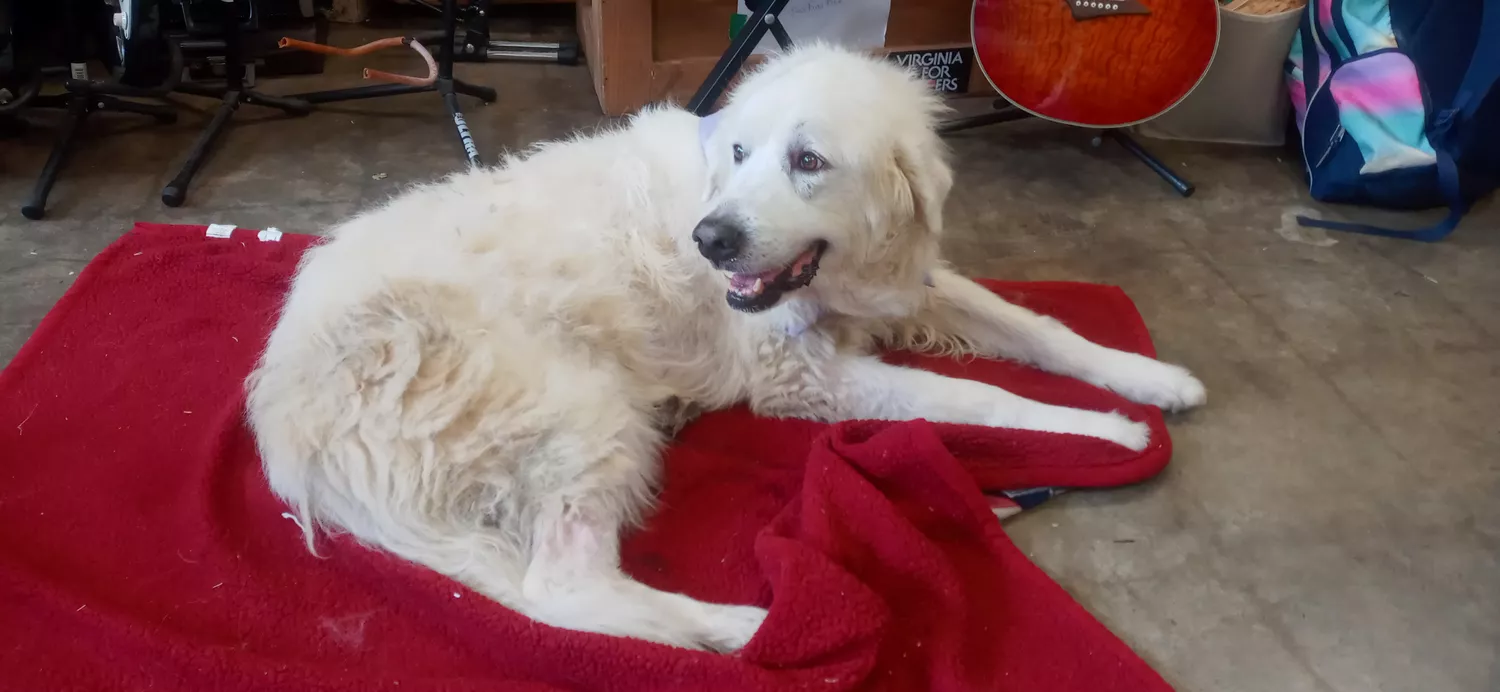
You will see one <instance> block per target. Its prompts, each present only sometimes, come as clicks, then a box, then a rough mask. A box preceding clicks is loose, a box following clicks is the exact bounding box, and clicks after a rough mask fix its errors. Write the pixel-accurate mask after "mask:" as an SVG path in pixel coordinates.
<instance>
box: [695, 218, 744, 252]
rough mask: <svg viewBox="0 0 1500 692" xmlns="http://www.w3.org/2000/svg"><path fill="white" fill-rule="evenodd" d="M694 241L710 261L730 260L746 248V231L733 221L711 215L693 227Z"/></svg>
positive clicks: (699, 250)
mask: <svg viewBox="0 0 1500 692" xmlns="http://www.w3.org/2000/svg"><path fill="white" fill-rule="evenodd" d="M693 242H694V243H697V244H698V252H699V253H700V254H702V255H703V256H704V257H706V258H708V260H709V261H711V262H715V263H718V262H728V261H729V260H732V259H734V258H736V257H738V256H739V255H740V252H741V251H743V250H744V249H745V232H744V231H742V230H740V227H739V225H737V224H735V223H734V222H732V221H727V220H725V219H722V218H715V217H712V216H710V217H708V218H706V219H704V220H702V221H699V222H698V227H697V228H694V229H693Z"/></svg>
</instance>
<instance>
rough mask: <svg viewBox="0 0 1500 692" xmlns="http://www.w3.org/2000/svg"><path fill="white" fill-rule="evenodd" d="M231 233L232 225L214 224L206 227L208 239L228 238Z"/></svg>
mask: <svg viewBox="0 0 1500 692" xmlns="http://www.w3.org/2000/svg"><path fill="white" fill-rule="evenodd" d="M233 233H234V225H233V224H227V223H216V224H210V225H209V227H208V237H210V238H228V237H229V236H230V235H232V234H233Z"/></svg>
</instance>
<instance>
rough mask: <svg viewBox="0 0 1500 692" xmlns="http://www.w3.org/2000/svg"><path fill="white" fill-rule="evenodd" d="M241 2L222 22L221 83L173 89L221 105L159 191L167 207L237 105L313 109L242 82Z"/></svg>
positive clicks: (175, 203) (181, 194)
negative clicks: (174, 174)
mask: <svg viewBox="0 0 1500 692" xmlns="http://www.w3.org/2000/svg"><path fill="white" fill-rule="evenodd" d="M241 2H245V0H233V4H234V7H233V8H232V10H231V11H230V12H228V13H227V15H228V17H227V18H226V19H225V21H224V86H223V87H222V88H217V87H205V86H202V85H198V84H179V85H177V87H176V89H174V91H177V92H180V93H184V94H192V95H194V96H205V97H208V98H217V99H219V100H220V104H219V109H218V110H217V111H216V112H214V117H213V120H210V121H209V123H208V127H205V128H203V132H201V133H199V135H198V139H197V140H196V141H194V142H193V147H192V149H189V150H188V155H187V160H186V161H184V162H183V164H182V168H180V169H178V171H177V175H176V176H174V177H173V178H172V181H171V182H169V183H167V185H166V187H164V188H162V190H161V201H162V204H165V205H167V206H169V207H180V206H182V203H183V201H184V200H186V199H187V191H188V187H189V186H190V185H192V183H193V176H195V175H197V173H198V169H199V168H202V167H203V163H204V162H205V161H207V160H208V154H209V152H210V151H211V150H212V149H213V146H214V143H215V142H217V141H219V137H221V136H222V135H223V134H224V127H225V126H226V125H228V124H229V120H230V118H232V117H234V112H235V111H237V110H239V109H240V104H242V103H248V104H251V105H256V106H264V107H267V108H276V109H279V110H281V111H283V112H285V113H287V114H288V115H307V114H308V113H311V112H312V104H311V103H308V102H307V101H304V100H301V99H298V98H295V97H293V98H287V97H281V96H270V95H267V94H262V93H260V92H258V91H254V90H252V89H250V88H248V87H247V86H246V85H245V54H244V28H243V27H241V26H240V20H239V16H240V15H239V5H240V3H241Z"/></svg>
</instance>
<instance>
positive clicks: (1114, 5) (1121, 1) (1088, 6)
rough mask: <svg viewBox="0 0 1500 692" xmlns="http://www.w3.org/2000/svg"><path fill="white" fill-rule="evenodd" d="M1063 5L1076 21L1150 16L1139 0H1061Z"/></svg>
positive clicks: (1148, 9) (1148, 10)
mask: <svg viewBox="0 0 1500 692" xmlns="http://www.w3.org/2000/svg"><path fill="white" fill-rule="evenodd" d="M1063 4H1065V5H1067V6H1068V9H1069V10H1071V11H1072V12H1073V19H1074V20H1076V21H1083V20H1085V19H1094V18H1096V17H1109V16H1113V15H1117V14H1151V9H1150V8H1148V7H1146V6H1145V5H1142V4H1141V3H1140V1H1139V0H1108V1H1107V2H1104V1H1101V0H1063Z"/></svg>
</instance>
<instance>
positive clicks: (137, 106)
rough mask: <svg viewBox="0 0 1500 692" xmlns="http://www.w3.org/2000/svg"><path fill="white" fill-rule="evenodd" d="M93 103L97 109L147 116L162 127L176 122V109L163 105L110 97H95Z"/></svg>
mask: <svg viewBox="0 0 1500 692" xmlns="http://www.w3.org/2000/svg"><path fill="white" fill-rule="evenodd" d="M94 99H95V102H96V103H97V105H98V106H99V108H101V109H103V110H109V111H119V112H121V113H135V114H136V115H149V116H151V117H153V118H156V121H157V122H159V123H162V124H163V125H170V124H172V123H175V122H177V109H175V108H173V107H171V106H169V105H166V104H164V103H142V102H140V101H127V100H125V99H117V98H113V97H110V96H95V97H94Z"/></svg>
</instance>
